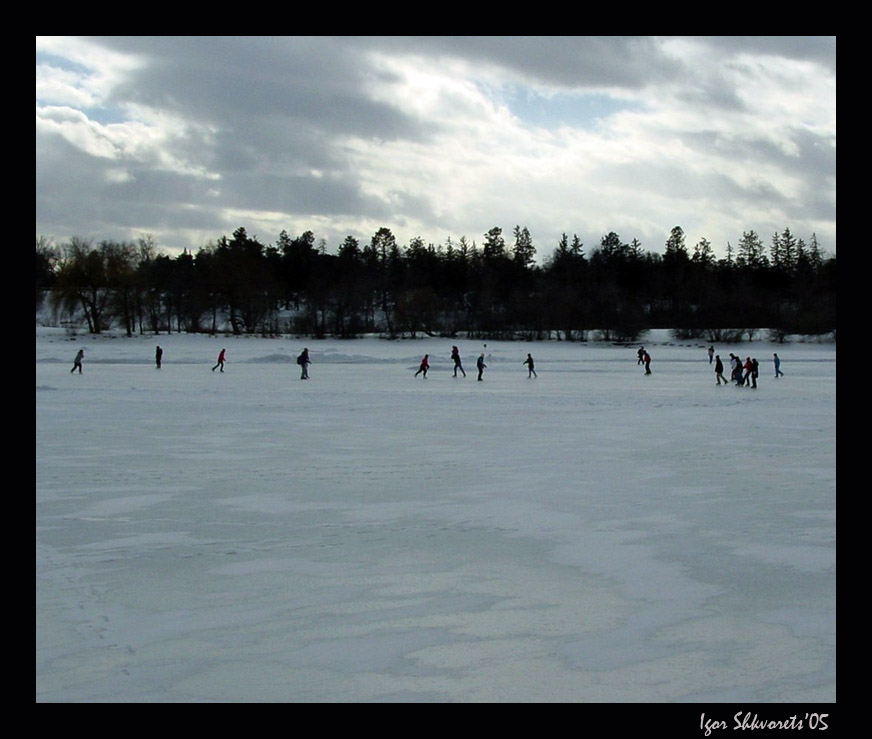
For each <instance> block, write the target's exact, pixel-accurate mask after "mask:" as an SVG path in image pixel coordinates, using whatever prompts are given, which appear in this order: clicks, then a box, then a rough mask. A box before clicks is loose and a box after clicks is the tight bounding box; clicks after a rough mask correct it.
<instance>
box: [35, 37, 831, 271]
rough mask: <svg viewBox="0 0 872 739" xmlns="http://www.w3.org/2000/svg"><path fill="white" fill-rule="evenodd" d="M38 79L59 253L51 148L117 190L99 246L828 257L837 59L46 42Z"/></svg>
mask: <svg viewBox="0 0 872 739" xmlns="http://www.w3.org/2000/svg"><path fill="white" fill-rule="evenodd" d="M37 58H38V63H37V134H38V136H37V189H38V192H39V191H40V190H42V191H43V192H44V193H45V195H44V197H43V198H38V200H37V229H38V233H46V234H48V235H51V236H53V237H55V239H56V240H63V239H66V238H68V237H69V236H71V235H76V233H75V232H74V233H63V232H57V229H59V228H71V227H72V228H79V229H81V232H86V233H91V232H92V227H91V226H92V224H89V223H88V222H86V221H81V222H79V223H80V225H79V226H76V223H77V221H76V220H75V216H74V215H72V214H70V215H69V216H67V217H64V218H63V219H57V213H58V212H60V211H61V210H62V208H63V207H64V205H68V206H69V208H70V209H71V211H74V212H75V211H76V209H77V206H76V201H77V199H79V198H91V197H94V193H89V192H87V190H85V187H84V185H83V186H82V189H81V190H78V189H77V190H74V191H71V192H67V193H63V194H64V201H65V203H61V202H60V201H57V200H51V206H50V207H47V206H48V203H49V202H50V198H54V197H55V192H56V191H57V189H58V186H54V187H51V186H49V185H45V186H42V187H41V178H42V177H46V176H50V174H49V173H48V172H47V168H48V167H49V166H51V167H58V166H64V165H63V163H62V160H61V159H55V158H56V157H62V156H64V151H65V149H63V148H62V147H57V146H48V145H47V142H49V141H53V140H54V141H56V140H63V141H65V142H67V143H68V144H69V145H70V146H72V147H73V148H74V149H76V150H78V151H80V152H82V153H84V154H85V155H86V156H87V157H90V158H92V159H93V162H92V164H93V166H94V167H97V168H101V167H102V168H103V169H104V173H103V178H102V181H103V182H106V181H109V182H111V183H112V184H113V185H115V186H116V187H115V188H113V189H110V190H108V191H106V190H101V191H100V198H101V203H102V207H101V212H102V213H103V214H104V215H105V216H106V218H107V220H105V221H103V222H102V225H104V226H106V227H111V223H112V213H113V211H115V210H116V209H117V212H118V214H119V216H118V218H117V222H118V223H119V226H118V229H119V233H113V234H105V235H104V234H101V237H107V238H108V237H112V238H126V237H130V236H131V235H133V234H135V232H136V230H137V229H139V230H140V231H144V232H150V233H156V232H158V231H160V233H161V234H162V235H163V238H165V239H166V242H165V245H166V246H175V247H182V246H187V247H188V248H193V249H196V248H197V247H198V246H200V245H201V243H196V242H191V239H192V238H202V234H204V233H208V232H209V223H210V219H211V222H212V223H213V224H214V225H213V229H214V230H213V231H212V234H211V238H217V237H218V236H220V235H222V234H225V233H228V232H229V231H231V230H232V229H233V228H235V227H237V226H239V225H242V226H245V227H246V229H247V230H248V231H249V232H250V233H255V232H257V233H259V235H260V237H261V239H262V240H267V241H272V240H273V239H275V238H276V237H277V235H278V233H279V231H281V230H282V229H286V230H288V231H289V232H302V231H303V230H313V231H315V233H316V236H318V237H319V238H320V237H322V236H323V237H325V238H327V239H328V242H329V243H330V244H331V245H332V246H336V245H338V243H339V242H340V241H341V239H342V238H343V237H344V235H346V234H348V233H351V234H353V235H355V236H356V237H358V238H360V239H362V240H365V239H368V238H369V236H370V235H371V234H372V233H374V231H375V230H376V229H377V228H379V227H381V226H387V227H389V228H391V229H392V230H393V231H394V233H395V234H396V235H397V237H398V239H399V240H400V242H401V243H403V242H404V241H407V240H408V239H409V238H412V237H413V236H421V237H422V238H424V239H425V241H432V242H437V243H438V242H443V241H444V240H445V239H446V238H447V237H451V238H452V239H457V238H459V237H460V236H462V235H465V236H467V237H468V238H469V239H471V240H478V241H480V240H481V238H482V235H483V234H484V232H485V231H486V230H488V229H490V228H491V227H492V226H494V225H499V226H501V227H502V228H503V230H504V231H505V232H507V233H508V232H510V231H511V229H512V228H513V227H514V226H515V225H516V224H520V225H525V226H528V227H529V228H530V230H531V232H532V233H533V237H534V241H535V243H536V246H537V248H538V249H539V254H540V257H541V256H546V255H547V254H548V253H550V251H551V250H552V249H553V248H554V246H555V245H556V243H557V239H558V238H559V235H560V233H562V232H564V231H566V232H568V233H579V235H580V236H582V238H583V240H584V241H585V243H586V245H587V246H588V247H589V248H590V247H592V246H595V245H596V244H597V243H598V240H599V238H600V236H602V235H603V234H605V233H606V232H608V231H616V232H618V233H619V234H620V235H621V236H622V237H623V238H624V239H625V240H627V241H629V240H631V239H633V238H639V239H640V240H641V241H642V242H643V247H644V248H646V249H650V250H652V251H658V250H660V249H661V248H662V245H663V243H664V242H665V239H666V237H667V236H668V233H669V230H670V229H671V228H672V226H674V225H681V226H682V227H683V228H684V229H685V232H686V233H687V234H688V240H689V242H690V243H693V242H694V241H696V240H699V239H701V238H707V239H709V240H710V241H711V242H712V243H713V245H714V246H715V248H716V249H717V250H722V249H723V248H724V247H725V245H726V242H727V241H732V242H734V243H735V241H737V240H738V239H739V238H740V237H741V234H742V231H743V230H747V229H754V230H757V231H758V232H759V233H762V234H767V233H769V232H770V231H773V230H781V229H783V228H784V227H786V226H789V227H790V228H791V230H793V231H794V233H796V234H797V235H799V236H801V237H803V238H808V237H809V236H810V235H811V231H812V229H813V230H815V231H816V232H817V235H818V238H819V239H820V240H821V241H822V243H823V244H824V247H825V248H827V249H829V250H835V66H834V65H835V48H834V42H833V43H830V42H827V41H821V40H818V39H810V40H809V41H808V42H807V43H804V42H803V40H802V38H798V37H797V38H791V37H774V38H773V39H772V40H766V39H765V38H761V37H753V38H751V39H741V38H739V37H720V38H715V37H711V38H696V37H674V38H664V39H658V38H656V37H641V38H626V39H624V38H622V37H579V38H573V37H567V38H545V39H542V38H534V37H530V38H526V37H515V38H508V39H499V38H497V37H485V38H480V39H464V38H462V37H422V38H412V37H403V38H398V39H393V38H389V37H363V38H343V37H302V38H292V37H289V38H261V37H259V38H257V39H246V38H245V37H233V38H228V39H220V38H212V37H208V38H207V37H189V38H186V37H153V38H149V37H121V38H106V39H86V40H83V39H78V38H73V37H45V38H38V39H37ZM830 59H832V61H830ZM44 142H45V143H44ZM41 147H42V149H41ZM49 156H50V157H51V158H49ZM101 162H102V164H101ZM81 164H82V163H81V162H80V163H79V166H81ZM93 181H94V182H97V181H98V180H97V179H95V180H93ZM218 183H220V185H219V184H218ZM134 195H135V197H133V196H134ZM116 197H117V198H118V199H119V202H118V204H117V205H116V203H115V202H114V199H115V198H116ZM79 210H80V211H81V212H82V213H84V214H87V213H88V212H89V211H88V210H87V209H79ZM48 214H51V217H50V218H49V216H48ZM156 214H161V215H160V217H159V219H157V220H155V219H156ZM235 219H245V221H244V222H239V223H234V220H235ZM192 220H195V221H197V225H196V227H195V228H191V225H190V224H191V221H192ZM174 222H177V223H178V225H177V226H174V225H173V224H174ZM192 234H194V235H195V236H192Z"/></svg>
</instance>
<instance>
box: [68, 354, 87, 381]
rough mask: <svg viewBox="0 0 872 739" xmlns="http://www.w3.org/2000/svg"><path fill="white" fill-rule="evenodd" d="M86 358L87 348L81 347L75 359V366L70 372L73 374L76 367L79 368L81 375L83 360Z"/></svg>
mask: <svg viewBox="0 0 872 739" xmlns="http://www.w3.org/2000/svg"><path fill="white" fill-rule="evenodd" d="M84 358H85V350H84V349H79V351H78V352H76V358H75V359H74V360H73V368H72V369H71V370H70V374H73V372H75V371H76V369H78V370H79V374H80V375H81V374H82V360H83V359H84Z"/></svg>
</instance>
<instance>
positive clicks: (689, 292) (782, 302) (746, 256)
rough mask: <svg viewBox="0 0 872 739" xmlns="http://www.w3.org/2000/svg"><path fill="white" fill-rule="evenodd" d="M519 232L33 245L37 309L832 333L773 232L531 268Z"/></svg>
mask: <svg viewBox="0 0 872 739" xmlns="http://www.w3.org/2000/svg"><path fill="white" fill-rule="evenodd" d="M536 254H537V249H536V247H535V246H534V245H533V239H532V236H531V234H530V232H529V230H528V229H527V228H521V227H520V226H516V227H515V229H514V230H513V232H512V235H511V237H510V238H509V239H508V240H507V239H506V237H505V236H504V235H503V231H502V229H501V228H499V227H494V228H492V229H491V230H489V231H488V232H487V233H486V234H484V239H483V241H482V243H481V244H480V245H479V244H477V243H475V242H469V241H468V240H467V239H466V237H461V238H460V239H459V240H456V241H455V240H452V239H451V238H449V239H448V240H447V241H446V243H444V244H439V245H433V244H430V243H425V242H424V241H423V239H421V238H414V239H412V240H411V241H410V242H409V243H408V244H405V245H401V244H399V243H398V242H397V239H396V237H395V236H394V234H393V233H392V232H391V230H390V229H389V228H380V229H379V230H378V231H376V233H375V234H373V236H372V238H371V239H370V241H369V242H368V243H364V244H361V243H360V242H359V241H358V240H357V239H356V238H354V237H352V236H347V237H346V238H345V240H344V241H343V242H342V243H341V244H340V245H339V247H338V249H337V250H336V253H328V251H327V248H326V244H325V243H324V242H323V241H321V242H320V243H316V238H315V234H314V233H313V232H312V231H305V232H304V233H302V234H300V235H299V236H296V237H292V236H290V235H289V234H288V233H287V232H286V231H283V232H282V233H281V235H280V236H279V238H278V240H277V241H276V242H275V243H274V244H263V243H261V242H260V241H259V240H258V239H257V237H256V236H249V234H248V233H247V232H246V230H245V229H244V228H238V229H237V230H236V231H234V232H233V234H232V236H230V237H227V236H222V237H221V238H219V239H218V240H217V241H215V242H210V243H208V244H206V245H205V246H203V247H201V248H200V249H199V250H198V251H197V252H196V253H195V254H193V253H191V252H189V251H187V250H186V251H184V252H182V253H181V254H179V255H178V256H175V257H171V256H169V255H167V254H163V253H161V252H160V250H159V249H158V248H157V245H156V244H155V242H154V239H153V238H151V237H148V236H145V237H142V238H140V239H139V240H138V241H137V242H117V241H101V242H99V243H97V244H95V243H93V242H91V241H85V240H82V239H80V238H77V237H73V238H71V239H70V240H69V241H68V242H66V243H63V244H60V245H54V244H53V243H52V242H51V241H50V240H48V239H45V238H44V237H37V241H36V301H37V310H40V308H41V307H43V306H44V305H45V304H46V301H47V304H48V306H49V307H50V308H51V309H52V310H53V311H54V312H55V315H56V316H67V317H68V320H74V319H73V318H72V317H74V316H78V317H81V320H82V321H84V322H85V323H86V324H87V329H88V331H90V332H92V333H99V332H101V331H103V330H106V329H108V328H111V327H120V328H121V329H122V330H124V331H126V332H127V334H128V335H132V334H134V333H137V332H138V333H146V332H149V333H160V332H188V333H194V332H207V333H218V332H225V331H226V332H232V333H234V334H246V333H247V334H252V333H259V334H263V335H270V336H273V335H281V334H296V335H304V336H311V337H314V338H321V337H326V336H335V337H345V338H351V337H355V336H360V335H362V334H372V333H377V334H381V335H383V336H386V337H389V338H397V337H400V336H410V337H416V336H419V335H428V336H456V335H458V334H464V335H467V336H469V337H470V338H475V337H480V338H491V339H499V338H502V339H528V340H535V339H545V338H557V339H560V340H566V341H584V340H587V339H588V338H589V335H590V334H591V332H596V333H597V336H598V338H602V339H605V340H612V341H633V340H635V339H636V338H637V337H639V336H640V335H641V334H642V333H643V332H644V331H646V330H648V329H652V328H669V329H673V330H674V331H675V332H676V333H677V335H678V336H679V337H681V338H693V337H699V338H704V339H705V340H707V341H730V340H737V339H738V338H739V336H740V335H741V334H744V333H745V332H749V331H753V330H754V327H766V328H768V329H769V330H770V331H772V332H774V334H775V335H774V336H773V337H772V338H774V339H776V340H780V339H783V337H784V336H786V335H788V334H805V335H809V334H817V335H820V334H832V335H833V336H835V330H836V258H835V256H828V255H827V254H825V253H824V252H823V250H822V249H821V248H820V246H819V244H818V241H817V238H816V237H815V236H814V235H812V236H811V238H810V240H809V241H808V242H806V241H804V240H803V239H801V238H797V237H795V236H794V235H793V233H792V232H791V231H790V229H789V228H785V229H784V231H782V232H781V233H776V234H774V235H773V236H772V238H771V241H770V243H769V244H768V246H767V245H766V244H764V242H763V240H762V239H761V238H760V236H759V235H758V234H757V233H756V232H755V231H746V232H744V233H743V234H742V237H741V239H739V241H738V242H737V244H736V246H735V247H733V246H732V245H731V244H728V245H727V249H726V256H725V257H722V258H715V255H714V251H713V249H712V246H711V244H710V243H709V242H708V241H707V240H705V239H703V240H701V241H700V242H698V243H697V244H695V245H694V246H693V247H688V245H687V244H686V239H685V234H684V231H683V230H682V229H681V228H680V227H678V226H676V227H675V228H673V229H672V231H671V232H670V234H669V237H668V238H667V240H666V242H665V244H664V249H663V251H662V253H654V252H650V251H645V250H643V248H642V245H641V244H640V243H639V241H638V240H636V239H634V240H633V241H631V242H630V243H625V242H624V241H622V239H621V238H620V237H619V236H618V234H616V233H614V232H610V233H608V234H606V235H605V236H603V237H602V239H601V240H600V243H599V244H597V245H596V246H594V247H593V248H591V249H589V250H588V249H586V248H585V246H584V245H583V244H582V243H581V241H580V239H579V238H578V237H577V236H573V237H572V238H569V237H568V236H567V235H566V234H563V236H562V237H561V239H560V240H559V242H558V243H557V244H556V245H555V246H554V248H553V250H552V251H551V253H550V254H549V255H548V256H547V257H546V258H545V259H543V260H542V262H541V263H538V262H537V261H536Z"/></svg>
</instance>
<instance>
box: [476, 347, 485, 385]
mask: <svg viewBox="0 0 872 739" xmlns="http://www.w3.org/2000/svg"><path fill="white" fill-rule="evenodd" d="M475 366H476V368H477V369H478V380H479V382H481V376H482V373H483V372H484V368H485V367H487V365H486V364H485V363H484V352H482V353H481V354H479V356H478V359H477V360H476V362H475Z"/></svg>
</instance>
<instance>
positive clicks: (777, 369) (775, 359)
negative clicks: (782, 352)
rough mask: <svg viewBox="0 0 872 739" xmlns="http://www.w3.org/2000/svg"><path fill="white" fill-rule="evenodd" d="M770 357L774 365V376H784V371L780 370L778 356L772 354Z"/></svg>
mask: <svg viewBox="0 0 872 739" xmlns="http://www.w3.org/2000/svg"><path fill="white" fill-rule="evenodd" d="M772 357H773V358H772V362H773V364H774V365H775V376H776V377H784V373H783V372H782V371H781V360H780V359H779V358H778V355H777V354H773V355H772Z"/></svg>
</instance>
